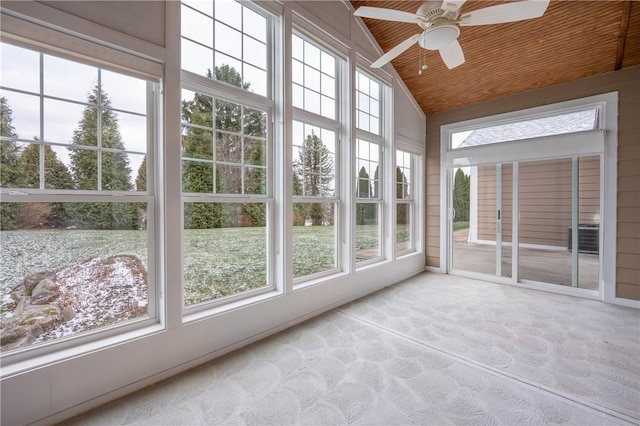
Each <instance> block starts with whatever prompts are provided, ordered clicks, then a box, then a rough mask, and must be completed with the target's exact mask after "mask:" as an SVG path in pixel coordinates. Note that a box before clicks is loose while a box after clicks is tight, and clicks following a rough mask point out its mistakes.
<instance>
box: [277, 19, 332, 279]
mask: <svg viewBox="0 0 640 426" xmlns="http://www.w3.org/2000/svg"><path fill="white" fill-rule="evenodd" d="M312 29H315V28H313V27H312ZM287 36H288V37H290V39H291V44H292V56H291V58H288V59H287V60H288V61H290V63H291V67H292V71H293V62H294V60H295V59H294V58H293V40H294V37H298V38H300V39H302V41H303V42H306V43H309V44H311V45H312V46H314V47H316V48H318V49H319V50H320V52H321V53H320V55H322V53H323V52H324V53H326V54H328V55H330V56H332V57H333V58H334V70H335V74H334V75H335V84H334V89H335V90H334V92H335V99H334V100H335V118H333V119H331V118H329V117H326V116H324V115H322V114H321V113H314V112H311V111H308V110H305V109H303V108H299V107H296V106H294V105H293V102H292V103H291V111H292V113H291V125H292V127H293V123H294V122H300V123H302V124H303V125H310V126H314V127H320V128H321V129H327V130H330V131H332V132H334V133H335V135H336V138H335V141H334V142H335V153H334V155H335V157H334V158H335V160H334V166H333V167H334V178H335V180H334V193H333V196H331V197H310V196H304V195H303V196H296V195H293V193H292V194H291V198H292V205H291V209H293V204H317V203H322V204H333V209H334V210H333V213H334V214H333V216H334V260H335V265H334V267H333V268H329V269H326V270H324V271H320V272H315V273H312V274H309V275H304V276H300V277H295V278H293V289H294V290H298V289H300V288H303V287H305V286H306V285H309V284H314V283H316V282H318V280H319V279H321V278H326V277H329V276H332V275H335V274H337V273H340V272H342V271H343V270H344V269H345V265H344V264H343V256H342V244H340V236H341V235H342V233H343V232H344V224H343V223H342V218H343V214H342V210H343V209H344V205H345V203H344V201H343V198H344V195H343V194H344V192H343V190H342V185H343V179H342V173H341V171H342V164H343V161H344V159H343V157H344V155H345V153H344V148H343V144H342V135H343V125H342V115H343V113H344V107H343V105H342V101H341V99H342V96H343V95H344V93H343V90H342V84H343V78H344V75H343V72H342V69H343V67H344V62H345V58H344V57H343V56H342V55H340V54H339V53H338V52H336V51H335V50H334V49H331V48H330V47H328V46H326V45H325V43H323V42H321V41H319V40H317V37H314V36H313V35H312V34H310V33H309V32H306V31H303V30H302V28H301V27H299V25H294V26H293V28H292V31H291V33H290V34H288V35H287ZM302 64H303V66H304V65H305V63H304V62H302ZM296 84H297V83H295V82H294V81H293V80H292V81H291V91H292V93H293V87H294V85H296ZM302 87H303V89H304V86H302ZM287 149H289V150H290V151H291V152H292V153H293V141H291V143H290V144H288V146H287ZM291 161H292V167H293V162H295V161H296V159H295V158H293V155H292V158H291ZM292 189H293V187H292V188H290V189H289V188H288V190H289V191H291V192H292ZM287 226H288V227H290V229H291V233H292V238H293V224H292V223H288V224H287ZM292 254H293V252H292ZM291 259H292V260H291V266H292V268H293V257H291ZM292 276H293V275H292Z"/></svg>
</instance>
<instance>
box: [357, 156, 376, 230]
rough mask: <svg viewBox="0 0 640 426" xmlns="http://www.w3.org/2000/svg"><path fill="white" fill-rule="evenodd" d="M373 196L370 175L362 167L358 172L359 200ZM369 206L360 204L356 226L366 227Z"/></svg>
mask: <svg viewBox="0 0 640 426" xmlns="http://www.w3.org/2000/svg"><path fill="white" fill-rule="evenodd" d="M371 195H372V189H371V184H370V183H369V173H367V169H365V168H364V166H362V167H361V168H360V171H359V172H358V198H360V199H366V198H370V197H371ZM368 207H369V204H366V203H362V202H359V203H358V204H357V209H356V224H357V225H364V224H365V219H366V218H367V213H368V210H369V209H368Z"/></svg>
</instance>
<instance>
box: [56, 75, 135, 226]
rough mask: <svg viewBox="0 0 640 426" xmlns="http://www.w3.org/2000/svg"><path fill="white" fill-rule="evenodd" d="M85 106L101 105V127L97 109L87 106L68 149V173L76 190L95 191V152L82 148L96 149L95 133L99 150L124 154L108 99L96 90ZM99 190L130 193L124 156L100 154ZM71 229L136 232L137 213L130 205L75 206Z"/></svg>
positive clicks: (96, 187)
mask: <svg viewBox="0 0 640 426" xmlns="http://www.w3.org/2000/svg"><path fill="white" fill-rule="evenodd" d="M87 103H89V104H90V105H102V107H103V108H104V109H102V115H101V126H100V129H98V109H97V108H95V107H94V106H87V107H86V108H85V109H84V111H83V113H82V118H81V119H80V122H79V123H78V127H77V129H76V130H74V132H73V139H72V147H70V148H69V156H70V158H71V173H72V176H73V181H74V185H75V188H76V189H78V190H96V189H98V155H97V154H98V152H97V151H96V150H92V149H84V147H97V146H98V132H99V131H100V132H101V133H100V134H101V136H102V138H101V147H102V148H109V149H114V150H118V151H123V150H124V143H123V142H122V136H121V135H120V129H119V126H118V117H117V115H116V113H115V112H114V111H112V110H110V109H107V108H109V107H110V106H111V101H110V100H109V97H108V95H107V94H106V93H105V92H104V91H103V90H101V89H100V88H99V87H98V86H95V87H94V88H93V89H92V90H91V92H90V93H89V96H88V99H87ZM101 156H102V162H101V166H102V173H101V179H102V189H103V190H108V191H131V190H132V189H133V185H132V183H131V182H130V180H129V176H130V175H131V167H130V165H129V159H128V158H127V156H126V154H125V153H124V152H112V151H102V152H101ZM72 222H73V225H75V226H78V227H81V228H89V229H137V228H138V212H137V208H136V207H135V206H134V205H131V204H129V203H79V204H77V205H75V206H74V209H73V214H72Z"/></svg>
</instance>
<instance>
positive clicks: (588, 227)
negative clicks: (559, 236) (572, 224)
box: [569, 155, 600, 290]
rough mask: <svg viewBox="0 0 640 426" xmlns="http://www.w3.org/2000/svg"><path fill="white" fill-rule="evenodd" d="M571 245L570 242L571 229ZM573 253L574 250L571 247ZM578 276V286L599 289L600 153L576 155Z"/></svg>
mask: <svg viewBox="0 0 640 426" xmlns="http://www.w3.org/2000/svg"><path fill="white" fill-rule="evenodd" d="M569 232H570V234H571V243H570V249H572V246H573V244H572V243H573V232H572V230H571V231H569ZM572 253H573V250H572ZM577 270H578V279H577V284H578V287H580V288H588V289H590V290H597V289H598V281H599V279H598V277H599V276H600V274H599V272H600V156H599V155H594V156H589V157H580V158H579V159H578V268H577Z"/></svg>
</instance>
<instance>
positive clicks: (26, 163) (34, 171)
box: [20, 144, 73, 228]
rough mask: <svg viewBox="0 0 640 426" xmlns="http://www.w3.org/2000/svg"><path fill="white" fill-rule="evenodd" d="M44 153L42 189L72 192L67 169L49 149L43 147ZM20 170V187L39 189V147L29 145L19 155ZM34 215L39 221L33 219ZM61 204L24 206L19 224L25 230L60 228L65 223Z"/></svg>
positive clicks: (27, 204) (63, 206) (62, 204)
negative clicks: (46, 227)
mask: <svg viewBox="0 0 640 426" xmlns="http://www.w3.org/2000/svg"><path fill="white" fill-rule="evenodd" d="M43 152H44V187H45V189H73V179H72V178H71V173H70V172H69V169H67V166H66V165H65V164H64V163H63V162H62V161H60V160H59V159H58V156H57V154H56V152H55V151H54V150H53V149H52V148H51V146H50V145H43ZM20 170H21V171H22V176H21V179H20V186H21V187H23V188H36V189H37V188H40V145H38V144H31V145H29V146H27V147H26V148H25V149H23V150H22V153H21V154H20ZM34 212H35V213H37V214H38V215H39V217H26V216H33V213H34ZM67 220H68V219H67V212H66V209H65V205H64V203H60V202H55V203H50V204H48V205H44V204H39V205H38V206H35V205H33V204H32V203H25V205H24V206H23V212H22V214H21V215H20V223H21V224H22V225H23V226H25V227H36V226H45V225H46V226H49V227H54V228H59V227H62V226H65V224H66V222H67Z"/></svg>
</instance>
